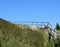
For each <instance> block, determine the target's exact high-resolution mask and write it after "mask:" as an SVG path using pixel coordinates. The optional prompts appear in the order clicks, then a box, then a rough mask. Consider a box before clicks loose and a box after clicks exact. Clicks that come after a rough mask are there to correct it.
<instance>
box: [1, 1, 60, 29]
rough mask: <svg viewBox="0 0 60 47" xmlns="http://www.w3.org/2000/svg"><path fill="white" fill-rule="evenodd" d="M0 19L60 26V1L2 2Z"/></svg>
mask: <svg viewBox="0 0 60 47" xmlns="http://www.w3.org/2000/svg"><path fill="white" fill-rule="evenodd" d="M0 18H3V19H6V20H8V21H12V22H15V23H20V22H22V21H23V22H32V21H39V22H50V23H51V24H52V26H53V28H54V27H55V26H56V23H57V22H58V23H59V24H60V0H0Z"/></svg>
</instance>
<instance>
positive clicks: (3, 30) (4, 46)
mask: <svg viewBox="0 0 60 47" xmlns="http://www.w3.org/2000/svg"><path fill="white" fill-rule="evenodd" d="M47 44H48V34H47V32H45V30H43V29H38V30H32V29H31V28H29V27H28V26H22V25H16V24H12V23H10V22H8V21H6V20H3V19H0V47H48V46H47Z"/></svg>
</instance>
